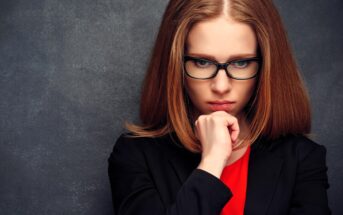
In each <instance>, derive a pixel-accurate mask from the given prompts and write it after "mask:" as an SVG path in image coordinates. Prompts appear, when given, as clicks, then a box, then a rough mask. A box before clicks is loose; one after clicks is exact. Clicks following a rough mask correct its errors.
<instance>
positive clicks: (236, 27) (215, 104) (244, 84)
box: [185, 17, 257, 117]
mask: <svg viewBox="0 0 343 215" xmlns="http://www.w3.org/2000/svg"><path fill="white" fill-rule="evenodd" d="M186 42H187V44H186V53H185V55H187V56H191V57H199V58H205V59H209V60H212V61H216V62H219V63H225V62H228V61H231V60H237V59H245V58H251V57H256V56H257V40H256V36H255V33H254V31H253V30H252V28H251V27H250V26H249V25H247V24H244V23H240V22H236V21H234V20H232V19H229V18H226V17H225V18H224V17H219V18H215V19H211V20H206V21H202V22H199V23H197V24H195V25H194V26H193V27H192V29H191V30H190V32H189V35H188V37H187V41H186ZM203 63H204V62H200V63H198V64H199V65H200V66H201V65H203ZM185 77H186V81H185V82H186V89H187V92H188V95H189V97H190V99H191V101H192V103H193V104H194V106H195V108H196V109H197V111H198V112H199V113H197V114H209V113H211V112H214V111H219V110H223V111H226V112H228V113H229V114H232V115H234V116H236V117H240V116H241V114H242V113H243V109H244V107H245V106H246V104H247V103H248V101H249V100H250V97H251V96H252V94H253V92H254V90H255V84H256V78H252V79H248V80H235V79H231V78H229V77H228V76H227V75H226V73H225V70H224V69H220V70H219V72H218V73H217V75H216V76H215V77H214V78H212V79H207V80H199V79H193V78H191V77H189V76H185Z"/></svg>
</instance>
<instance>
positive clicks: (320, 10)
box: [0, 0, 343, 214]
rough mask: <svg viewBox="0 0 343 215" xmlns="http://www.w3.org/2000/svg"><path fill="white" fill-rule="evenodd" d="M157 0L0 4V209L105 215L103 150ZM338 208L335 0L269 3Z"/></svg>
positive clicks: (124, 105)
mask: <svg viewBox="0 0 343 215" xmlns="http://www.w3.org/2000/svg"><path fill="white" fill-rule="evenodd" d="M166 3H167V2H166V0H164V1H161V0H145V1H133V0H126V1H119V0H97V1H94V0H59V1H56V0H45V1H44V0H30V1H25V0H7V1H6V0H1V2H0V96H1V100H0V214H112V213H113V211H112V205H111V194H110V186H109V181H108V178H107V157H108V156H109V153H110V151H111V149H112V146H113V144H114V141H115V139H116V138H117V137H118V135H119V133H120V132H122V131H123V129H122V123H123V121H124V120H125V119H127V120H137V113H138V103H139V101H138V99H139V89H140V84H141V81H142V78H143V74H144V71H145V68H146V64H147V60H148V56H149V53H150V49H151V46H152V43H153V41H154V37H155V34H156V31H157V28H158V25H159V22H160V18H161V15H162V12H163V10H164V7H165V6H166ZM276 4H277V5H278V7H279V8H280V13H281V14H282V16H283V17H284V21H285V24H286V27H287V29H288V34H289V37H290V40H291V43H292V46H293V48H294V51H295V54H296V58H297V60H298V62H299V66H300V68H301V70H302V72H303V74H304V79H305V81H306V84H307V86H308V88H309V92H310V96H311V100H312V104H313V118H314V120H313V132H314V133H315V134H316V138H315V139H316V140H317V142H318V143H320V144H323V145H325V146H326V147H327V150H328V152H327V161H328V166H329V179H330V182H331V188H330V190H329V197H330V205H331V207H332V209H333V211H334V214H343V207H342V204H341V199H342V193H343V187H342V183H341V182H342V181H343V166H342V164H343V162H342V155H343V153H342V152H343V150H342V149H343V146H342V144H341V140H342V139H343V138H342V137H343V128H342V120H343V116H342V109H343V101H342V97H343V93H342V91H343V78H342V77H343V76H342V75H341V74H340V73H341V72H342V67H343V61H342V56H343V36H342V35H343V30H342V27H343V26H342V20H343V15H342V11H343V3H342V1H341V0H329V1H323V0H316V1H301V0H293V1H282V0H277V1H276Z"/></svg>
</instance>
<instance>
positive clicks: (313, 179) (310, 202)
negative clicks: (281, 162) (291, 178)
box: [290, 144, 331, 215]
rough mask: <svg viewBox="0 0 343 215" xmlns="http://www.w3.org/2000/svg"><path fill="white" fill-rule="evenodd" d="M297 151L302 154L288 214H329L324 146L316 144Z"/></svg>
mask: <svg viewBox="0 0 343 215" xmlns="http://www.w3.org/2000/svg"><path fill="white" fill-rule="evenodd" d="M298 151H302V152H299V154H302V156H301V157H300V158H299V159H300V161H299V163H298V168H297V176H296V183H295V187H294V192H293V197H292V202H291V209H290V214H291V215H296V214H302V215H303V214H311V215H312V214H321V215H324V214H331V211H330V209H329V206H328V197H327V189H328V187H329V184H328V177H327V166H326V161H325V159H326V158H325V157H326V149H325V147H324V146H321V145H317V144H316V145H315V147H313V148H312V149H311V150H305V149H304V148H300V149H299V150H298ZM304 151H305V152H306V151H307V152H306V153H304Z"/></svg>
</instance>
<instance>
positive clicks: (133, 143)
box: [111, 133, 187, 155]
mask: <svg viewBox="0 0 343 215" xmlns="http://www.w3.org/2000/svg"><path fill="white" fill-rule="evenodd" d="M180 152H181V153H182V152H183V153H187V150H186V148H185V147H184V146H183V145H182V144H181V143H180V141H178V139H177V138H176V137H175V135H173V134H166V135H165V136H161V137H137V136H134V135H132V133H122V134H121V135H120V136H119V137H118V139H117V140H116V142H115V144H114V146H113V150H112V154H111V155H113V154H131V153H133V154H137V153H139V154H156V153H163V154H175V153H180Z"/></svg>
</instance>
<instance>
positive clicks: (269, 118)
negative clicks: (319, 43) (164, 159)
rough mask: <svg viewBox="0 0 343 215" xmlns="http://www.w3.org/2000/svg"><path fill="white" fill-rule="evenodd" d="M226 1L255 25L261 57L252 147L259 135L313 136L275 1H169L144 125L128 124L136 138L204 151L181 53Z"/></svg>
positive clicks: (251, 113)
mask: <svg viewBox="0 0 343 215" xmlns="http://www.w3.org/2000/svg"><path fill="white" fill-rule="evenodd" d="M224 1H229V8H228V10H229V11H226V12H228V13H229V14H230V16H231V17H232V18H233V19H234V20H236V21H239V22H242V23H246V24H248V25H250V26H251V27H252V29H253V30H254V32H255V34H256V37H257V41H258V46H259V52H260V55H261V58H262V59H263V60H262V61H263V62H262V64H261V66H260V71H259V77H258V79H257V84H256V90H255V93H254V95H253V96H252V98H251V101H250V102H249V104H248V107H249V108H246V114H247V118H248V121H249V127H250V131H251V135H250V136H249V137H248V138H247V139H248V140H249V141H247V142H248V144H249V143H252V142H254V141H255V140H256V139H258V138H259V137H264V138H267V139H269V140H273V139H276V138H278V137H280V136H283V135H287V134H308V133H309V132H310V130H311V113H310V104H309V99H308V95H307V92H306V90H305V87H304V84H303V81H302V79H301V77H300V74H299V71H298V68H297V65H296V62H295V60H294V57H293V55H292V51H291V48H290V45H289V42H288V40H287V36H286V32H285V29H284V27H283V24H282V21H281V18H280V15H279V13H278V11H277V9H276V7H275V6H274V4H273V2H272V0H258V1H256V0H187V1H185V0H171V1H170V2H169V4H168V6H167V8H166V11H165V13H164V15H163V19H162V23H161V25H160V29H159V32H158V35H157V38H156V42H155V45H154V48H153V52H152V55H151V60H150V64H149V67H148V70H147V73H146V76H145V79H144V83H143V88H142V94H141V103H140V119H141V123H142V124H141V125H135V124H130V123H126V128H127V129H128V130H129V131H131V132H132V133H133V135H134V136H138V137H158V136H163V135H166V134H167V133H170V132H175V133H176V135H177V137H178V138H179V140H180V141H181V143H182V144H183V145H184V146H185V147H186V148H187V149H188V150H190V151H192V152H201V144H200V143H199V141H198V140H197V138H196V137H195V134H194V131H193V126H192V125H193V123H194V122H192V120H190V114H191V113H190V106H191V105H189V104H187V102H186V100H187V98H186V97H187V95H186V92H185V90H184V86H183V54H184V49H185V44H186V39H187V36H188V33H189V31H190V29H191V28H192V26H193V25H194V24H195V23H197V22H201V21H203V20H208V19H212V18H216V17H218V16H220V15H222V14H223V9H224ZM243 146H244V144H243V145H241V146H240V147H243Z"/></svg>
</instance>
